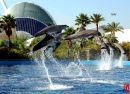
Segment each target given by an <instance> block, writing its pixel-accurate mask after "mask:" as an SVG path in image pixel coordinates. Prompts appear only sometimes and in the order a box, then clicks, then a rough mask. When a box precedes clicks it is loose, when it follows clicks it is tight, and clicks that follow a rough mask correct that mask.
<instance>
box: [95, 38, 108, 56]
mask: <svg viewBox="0 0 130 94" xmlns="http://www.w3.org/2000/svg"><path fill="white" fill-rule="evenodd" d="M95 38H96V40H97V44H98V45H100V47H101V49H104V50H105V51H106V52H107V53H108V54H109V55H110V49H109V47H108V45H106V43H104V42H102V41H101V39H100V37H95Z"/></svg>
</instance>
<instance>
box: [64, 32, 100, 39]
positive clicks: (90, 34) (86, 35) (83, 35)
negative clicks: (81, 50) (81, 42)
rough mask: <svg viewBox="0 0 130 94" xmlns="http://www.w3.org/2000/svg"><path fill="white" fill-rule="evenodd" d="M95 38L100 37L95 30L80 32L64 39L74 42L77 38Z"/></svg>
mask: <svg viewBox="0 0 130 94" xmlns="http://www.w3.org/2000/svg"><path fill="white" fill-rule="evenodd" d="M95 36H101V33H100V32H98V31H97V30H82V31H78V32H76V33H74V34H72V35H69V36H68V37H66V38H65V40H74V39H78V38H94V37H95Z"/></svg>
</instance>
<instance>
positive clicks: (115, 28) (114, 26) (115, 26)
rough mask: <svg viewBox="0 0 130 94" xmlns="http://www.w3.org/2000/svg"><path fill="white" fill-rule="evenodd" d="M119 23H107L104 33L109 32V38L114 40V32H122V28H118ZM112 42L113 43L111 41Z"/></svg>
mask: <svg viewBox="0 0 130 94" xmlns="http://www.w3.org/2000/svg"><path fill="white" fill-rule="evenodd" d="M119 24H120V23H119V22H118V23H116V22H112V23H111V24H110V23H108V25H107V27H106V28H105V29H104V31H105V32H111V37H113V38H115V32H118V31H120V32H123V31H122V30H123V29H124V28H123V27H122V26H119ZM113 42H115V41H114V40H113Z"/></svg>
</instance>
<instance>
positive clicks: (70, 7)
mask: <svg viewBox="0 0 130 94" xmlns="http://www.w3.org/2000/svg"><path fill="white" fill-rule="evenodd" d="M23 1H26V2H32V3H35V4H37V5H39V6H41V7H43V8H44V9H46V10H47V11H48V12H49V13H50V14H51V16H52V17H53V18H54V20H55V21H56V23H57V24H67V25H69V26H73V27H76V26H75V19H76V16H79V14H80V13H84V14H87V15H88V16H90V15H93V13H100V14H102V17H104V18H105V21H103V22H100V23H99V25H104V24H105V25H107V24H108V23H111V22H112V21H115V22H120V26H123V27H124V28H125V29H130V10H129V8H130V0H5V2H6V5H7V7H10V6H11V5H14V4H15V3H19V2H23ZM3 12H4V9H3V7H2V5H0V14H3ZM111 13H116V16H112V15H111ZM91 27H95V24H90V25H88V26H87V27H86V28H91Z"/></svg>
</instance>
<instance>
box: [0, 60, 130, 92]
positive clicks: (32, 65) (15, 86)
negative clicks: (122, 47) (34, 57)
mask: <svg viewBox="0 0 130 94" xmlns="http://www.w3.org/2000/svg"><path fill="white" fill-rule="evenodd" d="M57 62H58V65H57V64H55V63H54V62H50V61H48V62H46V67H47V68H48V72H49V77H50V79H51V81H52V83H50V82H49V80H48V77H47V74H46V71H45V68H44V66H43V64H42V62H41V61H39V62H38V63H37V62H34V61H0V83H1V84H0V94H106V93H107V94H128V92H127V91H124V90H123V85H124V83H130V66H129V65H130V62H129V61H124V62H123V67H121V68H120V67H112V68H111V69H110V70H99V69H98V66H97V63H98V61H96V60H94V61H86V60H82V61H81V63H82V64H83V65H82V66H81V65H79V64H78V63H77V62H73V61H69V60H67V61H57ZM59 66H60V67H59Z"/></svg>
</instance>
